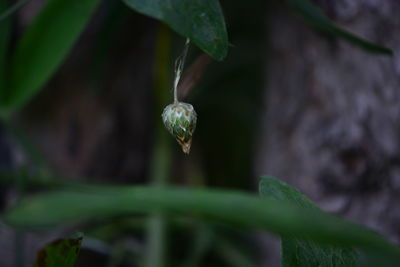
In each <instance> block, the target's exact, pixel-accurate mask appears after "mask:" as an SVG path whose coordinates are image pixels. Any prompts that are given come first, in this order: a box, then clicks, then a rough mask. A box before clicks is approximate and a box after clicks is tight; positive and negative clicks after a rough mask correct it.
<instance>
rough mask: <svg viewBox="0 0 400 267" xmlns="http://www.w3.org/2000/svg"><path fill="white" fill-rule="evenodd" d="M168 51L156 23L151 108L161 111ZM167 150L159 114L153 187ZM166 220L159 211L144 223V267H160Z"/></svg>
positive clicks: (164, 173) (160, 178)
mask: <svg viewBox="0 0 400 267" xmlns="http://www.w3.org/2000/svg"><path fill="white" fill-rule="evenodd" d="M170 54H171V33H170V31H169V29H168V28H167V27H166V26H164V25H162V24H160V28H159V33H158V40H157V44H156V55H155V69H154V76H155V81H154V85H155V110H156V114H159V113H161V111H162V108H163V106H165V104H166V102H167V101H168V98H169V96H168V95H169V94H168V92H169V90H168V87H169V85H170V75H169V63H170ZM171 158H172V157H171V149H170V142H169V136H168V135H167V132H166V131H165V130H164V129H163V126H162V123H161V120H160V119H159V116H157V117H156V127H155V142H154V151H153V158H152V163H151V173H150V180H151V182H152V184H153V186H155V187H163V186H165V185H166V184H168V180H169V178H170V170H171ZM166 231H167V229H166V222H165V219H164V216H163V214H162V212H155V213H153V214H152V215H151V216H150V217H149V220H148V224H147V248H146V249H147V253H146V266H147V267H163V266H164V265H165V258H166V243H167V240H166V239H167V236H166Z"/></svg>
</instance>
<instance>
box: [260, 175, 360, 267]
mask: <svg viewBox="0 0 400 267" xmlns="http://www.w3.org/2000/svg"><path fill="white" fill-rule="evenodd" d="M260 194H261V195H262V196H263V197H265V198H266V199H272V200H283V201H290V202H292V203H293V204H295V205H298V206H299V207H303V208H306V209H310V210H314V211H317V212H319V211H320V210H319V208H318V207H317V206H315V205H314V204H313V203H312V202H311V201H310V200H309V199H308V198H307V197H305V196H304V195H303V194H301V193H300V192H299V191H297V190H296V189H295V188H293V187H291V186H289V185H287V184H285V183H283V182H281V181H279V180H277V179H274V178H271V177H263V178H262V180H261V182H260ZM357 257H358V256H357V254H356V252H355V251H354V250H352V249H350V248H340V247H336V246H326V245H325V246H321V245H319V244H317V243H315V242H313V241H311V240H306V239H298V238H294V237H282V266H283V267H293V266H302V267H308V266H309V267H313V266H320V267H330V266H332V267H333V266H335V267H339V266H342V267H347V266H349V267H351V266H355V265H356V260H357Z"/></svg>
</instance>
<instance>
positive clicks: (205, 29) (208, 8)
mask: <svg viewBox="0 0 400 267" xmlns="http://www.w3.org/2000/svg"><path fill="white" fill-rule="evenodd" d="M123 2H124V3H125V4H126V5H128V6H129V7H131V8H132V9H134V10H136V11H138V12H140V13H142V14H145V15H148V16H150V17H153V18H156V19H158V20H161V21H163V22H164V23H166V24H167V25H169V26H170V27H171V28H172V29H173V30H175V31H176V32H177V33H179V34H181V35H183V36H185V37H187V38H189V39H190V40H191V41H192V42H193V43H195V44H196V45H197V46H198V47H199V48H200V49H202V50H203V51H204V52H206V53H207V54H209V55H210V56H211V57H213V58H214V59H216V60H223V59H224V58H225V56H226V54H227V52H228V34H227V31H226V27H225V22H224V17H223V15H222V11H221V7H220V5H219V2H218V0H169V1H162V0H150V1H143V0H123Z"/></svg>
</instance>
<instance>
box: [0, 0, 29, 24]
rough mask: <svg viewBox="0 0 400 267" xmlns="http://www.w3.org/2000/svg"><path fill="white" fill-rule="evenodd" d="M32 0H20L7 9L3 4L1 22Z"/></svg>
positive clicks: (0, 15)
mask: <svg viewBox="0 0 400 267" xmlns="http://www.w3.org/2000/svg"><path fill="white" fill-rule="evenodd" d="M30 1H31V0H19V1H18V2H16V3H15V4H14V5H12V6H11V7H9V8H8V9H6V6H4V7H3V6H2V7H1V10H0V22H2V21H3V20H5V19H7V18H8V17H9V16H11V15H12V14H13V13H14V12H16V11H17V10H18V9H20V8H21V7H23V6H24V5H25V4H27V3H28V2H30Z"/></svg>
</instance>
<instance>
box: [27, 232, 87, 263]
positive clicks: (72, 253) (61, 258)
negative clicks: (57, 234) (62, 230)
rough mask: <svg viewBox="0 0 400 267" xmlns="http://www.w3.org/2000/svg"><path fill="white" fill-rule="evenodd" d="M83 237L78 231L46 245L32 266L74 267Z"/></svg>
mask: <svg viewBox="0 0 400 267" xmlns="http://www.w3.org/2000/svg"><path fill="white" fill-rule="evenodd" d="M82 239H83V234H82V233H77V234H75V235H73V236H71V237H69V238H66V239H58V240H56V241H53V242H51V243H50V244H48V245H46V246H45V247H44V248H43V249H42V250H40V251H39V252H38V253H37V256H36V262H35V263H34V264H33V266H32V267H73V266H75V263H76V260H77V259H78V256H79V251H80V248H81V244H82Z"/></svg>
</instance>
